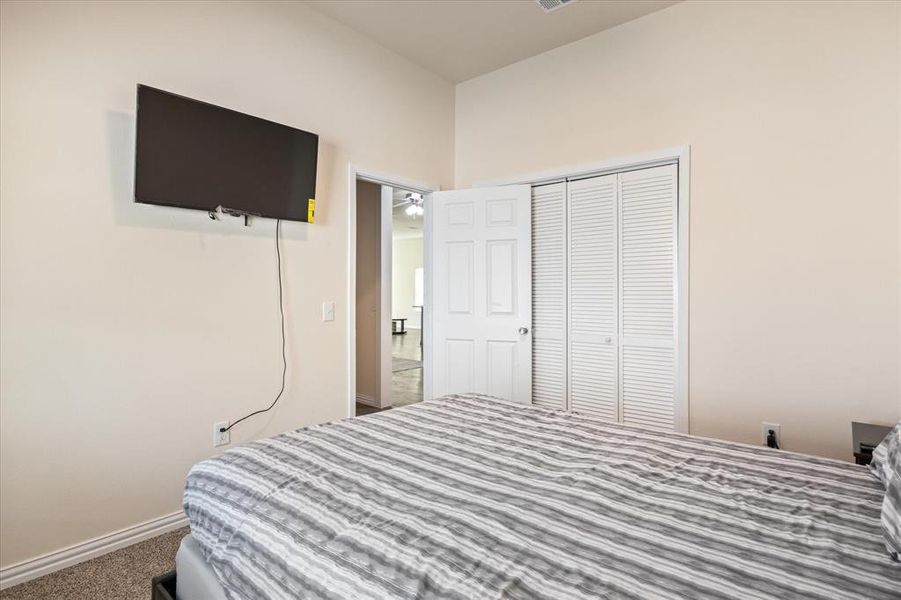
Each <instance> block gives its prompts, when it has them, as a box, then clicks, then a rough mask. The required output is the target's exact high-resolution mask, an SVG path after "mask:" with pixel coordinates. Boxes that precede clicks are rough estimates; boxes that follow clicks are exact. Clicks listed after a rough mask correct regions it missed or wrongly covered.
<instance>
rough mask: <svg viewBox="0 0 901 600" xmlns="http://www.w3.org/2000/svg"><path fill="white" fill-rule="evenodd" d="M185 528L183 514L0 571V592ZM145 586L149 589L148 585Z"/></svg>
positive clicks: (161, 518)
mask: <svg viewBox="0 0 901 600" xmlns="http://www.w3.org/2000/svg"><path fill="white" fill-rule="evenodd" d="M187 524H188V518H187V517H186V516H185V513H183V512H182V511H179V512H175V513H172V514H170V515H165V516H162V517H160V518H158V519H152V520H150V521H145V522H144V523H140V524H138V525H133V526H131V527H126V528H125V529H120V530H119V531H114V532H112V533H108V534H106V535H102V536H100V537H96V538H94V539H92V540H88V541H86V542H82V543H80V544H75V545H74V546H69V547H68V548H63V549H62V550H56V551H55V552H50V553H48V554H44V555H43V556H38V557H36V558H31V559H29V560H25V561H22V562H20V563H16V564H13V565H9V566H8V567H3V568H0V590H3V589H6V588H8V587H11V586H14V585H18V584H20V583H25V582H26V581H30V580H31V579H35V578H37V577H40V576H42V575H47V574H48V573H52V572H54V571H59V570H60V569H65V568H66V567H71V566H72V565H77V564H78V563H80V562H84V561H86V560H90V559H92V558H97V557H98V556H102V555H104V554H107V553H109V552H112V551H113V550H118V549H120V548H125V547H126V546H131V545H132V544H137V543H138V542H143V541H144V540H149V539H150V538H152V537H156V536H158V535H162V534H164V533H167V532H169V531H174V530H176V529H179V528H181V527H184V526H186V525H187ZM147 585H150V584H149V583H148V584H147Z"/></svg>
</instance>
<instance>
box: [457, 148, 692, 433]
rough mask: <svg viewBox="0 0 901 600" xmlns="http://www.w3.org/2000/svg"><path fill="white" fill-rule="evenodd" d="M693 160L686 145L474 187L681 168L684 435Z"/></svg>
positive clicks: (679, 409) (680, 405) (678, 278)
mask: <svg viewBox="0 0 901 600" xmlns="http://www.w3.org/2000/svg"><path fill="white" fill-rule="evenodd" d="M690 160H691V146H690V145H688V144H686V145H684V146H677V147H675V148H667V149H664V150H657V151H654V152H648V153H645V154H639V155H634V156H630V157H625V158H614V159H609V160H605V161H601V162H597V163H589V164H583V165H576V166H573V167H563V168H558V169H551V170H547V171H539V172H536V173H530V174H525V175H519V176H515V177H509V178H504V179H497V180H489V181H480V182H477V183H475V184H474V186H473V187H485V186H496V185H513V184H523V183H525V184H529V185H532V186H536V185H541V184H546V183H557V182H561V181H566V180H568V179H578V178H583V177H593V176H597V175H606V174H608V173H621V172H623V171H634V170H636V169H646V168H650V167H658V166H662V165H668V164H676V165H677V166H678V172H679V198H678V203H677V207H676V211H677V214H678V226H677V228H678V239H677V256H678V257H679V258H678V265H677V268H676V275H675V281H674V284H675V286H676V302H677V303H678V306H679V313H678V316H677V318H676V334H675V335H676V348H677V352H678V362H677V365H676V394H675V395H676V407H675V429H676V431H681V432H683V433H689V425H690V422H689V400H688V385H689V373H688V350H689V345H688V333H689V330H688V302H689V290H688V281H689V279H688V265H689V262H688V253H689V245H690V242H689V237H688V225H689V207H690V198H689V188H690V186H689V178H690V175H691V169H690Z"/></svg>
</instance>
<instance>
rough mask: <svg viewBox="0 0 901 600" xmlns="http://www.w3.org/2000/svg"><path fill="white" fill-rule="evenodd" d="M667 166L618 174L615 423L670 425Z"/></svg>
mask: <svg viewBox="0 0 901 600" xmlns="http://www.w3.org/2000/svg"><path fill="white" fill-rule="evenodd" d="M676 177H677V171H676V166H675V165H667V166H663V167H655V168H652V169H643V170H640V171H632V172H628V173H621V174H620V175H619V193H620V206H621V209H620V210H621V213H622V214H621V222H620V228H621V236H622V245H621V255H620V269H621V276H622V286H621V289H620V294H621V297H620V302H621V310H622V319H621V323H620V327H621V338H620V346H621V354H620V359H621V360H620V364H621V381H622V390H621V398H622V400H621V402H622V421H623V422H625V423H633V424H636V425H644V426H648V427H655V428H660V429H668V430H672V429H673V428H674V419H675V382H676V378H675V374H676V363H675V319H676V313H675V309H676V303H675V275H676V262H675V259H676V252H675V248H676V224H677V215H676V206H677V204H676Z"/></svg>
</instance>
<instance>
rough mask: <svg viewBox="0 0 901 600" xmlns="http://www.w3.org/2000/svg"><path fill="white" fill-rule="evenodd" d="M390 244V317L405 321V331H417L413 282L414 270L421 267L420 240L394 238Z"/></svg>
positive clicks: (417, 316) (417, 313)
mask: <svg viewBox="0 0 901 600" xmlns="http://www.w3.org/2000/svg"><path fill="white" fill-rule="evenodd" d="M391 244H392V250H391V263H392V265H391V316H392V317H394V318H396V319H400V318H405V319H407V323H406V327H407V329H419V311H418V310H417V309H415V308H413V297H414V290H415V286H414V283H413V282H414V277H415V272H416V269H418V268H421V267H422V238H421V237H418V238H395V239H394V240H392V242H391Z"/></svg>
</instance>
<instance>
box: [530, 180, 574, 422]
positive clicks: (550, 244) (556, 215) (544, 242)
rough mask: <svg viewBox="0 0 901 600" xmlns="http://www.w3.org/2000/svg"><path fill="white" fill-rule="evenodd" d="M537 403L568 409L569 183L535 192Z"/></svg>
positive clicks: (534, 390) (534, 361)
mask: <svg viewBox="0 0 901 600" xmlns="http://www.w3.org/2000/svg"><path fill="white" fill-rule="evenodd" d="M532 403H533V404H537V405H539V406H546V407H548V408H565V407H566V184H565V183H554V184H550V185H542V186H536V187H533V188H532Z"/></svg>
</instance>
